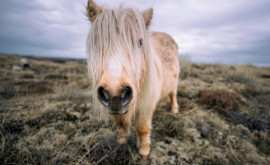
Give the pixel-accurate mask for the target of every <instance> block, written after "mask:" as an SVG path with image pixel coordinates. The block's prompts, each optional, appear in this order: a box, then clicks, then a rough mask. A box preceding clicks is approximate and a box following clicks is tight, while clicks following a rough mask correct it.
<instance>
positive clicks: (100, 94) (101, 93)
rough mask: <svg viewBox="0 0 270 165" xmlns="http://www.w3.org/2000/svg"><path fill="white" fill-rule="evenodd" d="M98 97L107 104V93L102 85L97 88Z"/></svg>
mask: <svg viewBox="0 0 270 165" xmlns="http://www.w3.org/2000/svg"><path fill="white" fill-rule="evenodd" d="M98 98H99V100H100V101H101V102H102V103H103V104H104V105H106V106H107V105H109V94H108V93H107V92H106V90H105V89H104V87H99V88H98Z"/></svg>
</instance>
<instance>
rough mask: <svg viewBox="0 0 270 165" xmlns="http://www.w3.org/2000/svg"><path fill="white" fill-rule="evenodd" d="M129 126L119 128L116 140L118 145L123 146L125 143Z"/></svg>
mask: <svg viewBox="0 0 270 165" xmlns="http://www.w3.org/2000/svg"><path fill="white" fill-rule="evenodd" d="M129 132H130V131H129V126H126V127H119V134H118V138H117V142H118V143H119V144H124V143H126V142H127V138H128V136H129Z"/></svg>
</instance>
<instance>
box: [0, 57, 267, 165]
mask: <svg viewBox="0 0 270 165" xmlns="http://www.w3.org/2000/svg"><path fill="white" fill-rule="evenodd" d="M21 58H26V59H27V60H28V62H29V63H30V68H27V69H22V70H21V71H15V70H12V66H13V65H17V66H22V64H21V63H20V60H21ZM180 64H181V69H182V70H181V75H180V78H179V79H180V81H179V85H178V102H179V105H180V108H179V113H178V114H176V115H174V114H171V113H169V112H167V109H169V108H170V104H169V102H168V100H167V99H164V100H161V101H160V103H159V105H158V107H157V109H156V112H155V114H154V116H153V129H152V133H151V141H152V144H151V154H150V157H149V159H148V160H147V161H142V160H141V158H140V156H139V155H138V148H137V146H136V133H135V131H134V128H132V129H131V135H130V137H129V139H128V142H127V144H124V145H119V144H117V142H116V136H117V129H116V127H115V126H114V125H113V122H112V121H108V122H105V121H102V120H100V119H99V118H98V117H97V116H96V115H94V107H93V104H92V102H91V101H92V95H91V88H90V81H89V80H88V76H87V69H86V62H85V61H83V60H72V59H60V58H57V59H54V58H48V59H46V58H37V57H21V56H16V55H3V54H2V55H0V164H154V165H155V164H270V132H269V130H270V109H269V108H270V78H269V75H270V68H269V67H264V68H260V67H255V66H252V65H241V66H229V65H218V64H211V65H210V64H194V63H191V62H190V61H189V60H188V59H186V58H181V59H180Z"/></svg>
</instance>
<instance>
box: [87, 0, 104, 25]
mask: <svg viewBox="0 0 270 165" xmlns="http://www.w3.org/2000/svg"><path fill="white" fill-rule="evenodd" d="M86 11H87V17H88V19H89V20H90V21H91V22H94V20H95V19H96V17H97V15H98V14H99V13H101V12H102V8H101V7H99V6H98V5H97V4H96V3H95V2H94V1H93V0H88V3H87V7H86Z"/></svg>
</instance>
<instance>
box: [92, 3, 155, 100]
mask: <svg viewBox="0 0 270 165" xmlns="http://www.w3.org/2000/svg"><path fill="white" fill-rule="evenodd" d="M140 39H142V40H143V46H142V49H140V48H139V46H138V41H139V40H140ZM87 47H88V48H87V50H88V51H87V53H88V57H87V59H88V71H89V74H90V79H91V80H92V87H93V88H92V89H93V90H96V88H97V84H98V82H99V81H100V78H101V75H102V71H103V70H102V69H104V68H105V65H106V64H107V60H108V59H109V58H110V57H111V56H114V58H117V59H118V60H119V61H120V62H121V64H122V65H123V67H124V68H125V69H126V71H127V74H128V75H129V78H130V80H131V82H132V83H133V84H134V86H135V87H136V88H137V91H140V89H141V88H147V89H148V85H149V83H150V82H149V81H148V80H149V79H150V78H149V72H151V71H150V68H151V66H150V65H151V61H152V60H151V55H150V54H151V53H150V51H151V50H150V49H151V48H150V43H149V33H148V31H147V29H146V26H145V22H144V19H143V16H142V14H141V12H140V11H138V10H135V9H131V8H122V7H120V8H117V9H103V10H102V12H101V13H100V14H99V15H98V16H97V17H96V18H95V21H94V22H93V24H92V27H91V30H90V32H89V35H88V39H87ZM146 72H148V73H146ZM142 75H144V76H145V78H144V85H145V87H142V86H141V79H142ZM149 91H150V90H149ZM145 92H148V91H145ZM93 93H96V92H93ZM148 93H149V92H148ZM95 98H96V97H95V96H94V97H93V99H95ZM94 102H95V101H94Z"/></svg>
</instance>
